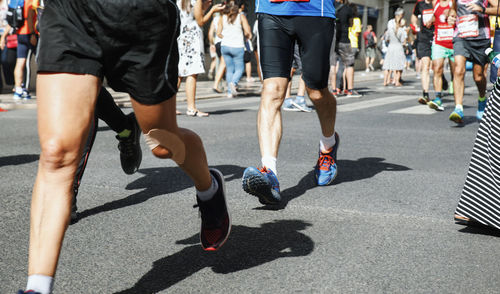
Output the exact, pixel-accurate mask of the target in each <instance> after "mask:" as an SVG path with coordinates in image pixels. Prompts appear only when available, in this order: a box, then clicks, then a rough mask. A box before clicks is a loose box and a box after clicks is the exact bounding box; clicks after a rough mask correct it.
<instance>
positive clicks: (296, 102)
mask: <svg viewBox="0 0 500 294" xmlns="http://www.w3.org/2000/svg"><path fill="white" fill-rule="evenodd" d="M291 104H292V106H295V107H296V108H297V109H299V110H300V111H303V112H311V111H312V108H311V107H309V106H307V104H306V100H305V99H304V98H302V99H298V98H295V99H292V101H291Z"/></svg>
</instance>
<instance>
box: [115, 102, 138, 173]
mask: <svg viewBox="0 0 500 294" xmlns="http://www.w3.org/2000/svg"><path fill="white" fill-rule="evenodd" d="M127 117H128V119H129V120H130V123H131V125H132V130H131V132H130V136H128V137H127V138H122V137H120V136H118V135H116V139H118V141H120V143H118V150H120V162H121V164H122V169H123V171H124V172H125V173H126V174H127V175H131V174H133V173H135V172H136V171H137V170H138V169H139V166H140V165H141V161H142V150H141V144H140V142H139V138H140V137H141V128H140V127H139V125H138V124H137V120H136V118H135V114H134V113H133V112H132V113H130V114H128V115H127Z"/></svg>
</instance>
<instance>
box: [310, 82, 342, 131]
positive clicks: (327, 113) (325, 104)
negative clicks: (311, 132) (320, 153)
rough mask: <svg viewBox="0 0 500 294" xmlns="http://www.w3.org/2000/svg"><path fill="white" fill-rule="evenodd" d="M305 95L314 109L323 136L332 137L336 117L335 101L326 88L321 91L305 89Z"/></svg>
mask: <svg viewBox="0 0 500 294" xmlns="http://www.w3.org/2000/svg"><path fill="white" fill-rule="evenodd" d="M307 94H308V95H309V98H310V99H311V101H312V103H313V104H314V107H315V108H316V113H317V114H318V119H319V123H320V125H321V132H322V134H323V136H325V137H331V136H333V134H334V132H335V119H336V116H337V100H336V99H335V97H334V96H333V95H332V93H330V91H328V88H324V89H321V90H315V89H311V88H307Z"/></svg>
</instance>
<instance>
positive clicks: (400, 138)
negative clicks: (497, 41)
mask: <svg viewBox="0 0 500 294" xmlns="http://www.w3.org/2000/svg"><path fill="white" fill-rule="evenodd" d="M380 84H381V82H380V81H377V82H375V81H373V82H364V83H360V92H362V93H363V94H364V97H363V98H359V99H358V98H355V99H346V98H341V99H339V103H338V104H339V107H338V109H339V113H338V118H337V127H336V129H337V131H338V132H339V134H340V147H339V151H338V166H339V175H338V177H337V179H336V180H335V182H334V184H333V185H331V186H328V187H317V186H315V184H314V181H313V167H314V164H315V161H316V156H317V148H318V140H319V139H318V138H319V134H320V133H319V124H318V121H317V118H316V115H315V113H309V114H308V113H301V112H284V113H283V123H284V133H283V138H282V143H281V148H280V154H279V159H278V171H279V179H280V184H281V190H282V195H283V198H284V201H283V204H282V205H281V206H280V207H279V208H276V209H270V208H268V207H263V206H261V205H260V204H259V203H258V201H257V199H256V198H255V197H252V196H250V195H247V194H246V193H244V192H243V190H242V189H241V176H242V173H243V170H244V169H245V168H246V167H247V166H255V165H258V164H259V161H260V156H259V151H258V142H257V132H256V115H257V108H258V101H259V98H258V97H255V96H252V95H250V96H248V97H240V98H238V99H226V98H220V99H211V100H203V101H200V102H199V103H198V107H199V108H200V109H202V110H204V111H209V112H210V113H211V115H210V117H208V118H191V117H187V116H185V115H181V116H178V120H179V124H180V125H181V126H184V127H188V128H191V129H193V130H195V131H196V132H198V133H199V134H200V135H201V137H202V138H203V140H204V144H205V147H206V151H207V155H208V159H209V164H210V165H211V166H212V167H216V168H219V169H220V170H221V171H222V172H223V173H224V175H225V178H226V188H227V191H228V195H227V199H228V204H229V207H230V212H231V215H232V222H233V227H232V234H231V236H230V237H229V240H228V242H227V243H226V244H225V245H224V247H223V248H222V249H220V250H219V251H218V252H204V251H203V250H202V249H201V247H200V245H199V241H198V233H199V226H200V219H199V218H198V211H197V209H195V208H193V204H194V203H195V198H194V197H195V191H194V188H193V187H192V184H191V182H190V180H189V179H188V178H187V177H186V176H185V175H184V174H183V173H182V172H181V171H180V170H179V169H178V168H177V167H175V165H174V164H173V162H170V161H162V160H158V159H156V158H154V157H153V156H152V155H151V154H150V152H148V150H147V147H146V146H145V144H144V141H142V143H143V145H142V148H143V152H144V158H143V163H142V165H141V169H140V170H139V172H137V173H136V174H134V175H131V176H127V175H125V174H124V173H123V172H122V171H121V169H120V166H119V165H120V163H119V157H118V152H117V149H116V144H117V142H116V140H115V139H114V134H113V132H112V131H111V130H110V129H109V128H108V127H107V126H105V125H104V123H102V122H101V126H100V129H99V132H98V135H97V138H96V143H95V146H94V150H93V153H92V155H91V158H90V162H89V164H88V168H87V171H86V174H85V176H84V178H83V183H82V186H81V189H80V192H79V200H78V204H79V213H80V215H79V216H80V218H79V221H78V222H77V223H76V224H74V225H71V226H70V228H69V229H68V232H67V234H66V239H65V243H64V248H63V251H62V254H61V257H60V262H59V268H58V273H57V277H56V283H55V293H158V292H161V293H215V292H216V293H498V291H499V290H498V289H500V279H499V274H498V261H497V260H496V258H497V257H498V256H500V246H498V242H499V239H498V237H499V236H500V233H498V232H497V231H493V230H488V229H483V228H471V227H464V226H460V225H456V224H454V222H453V212H454V209H455V206H456V204H457V201H458V198H459V196H460V191H461V189H462V186H463V183H464V180H465V177H466V172H467V166H468V161H469V158H470V155H471V151H472V146H473V140H474V137H475V133H476V130H477V128H478V123H477V122H476V121H475V118H474V116H475V109H476V106H477V104H476V94H474V93H475V90H474V88H473V87H472V86H473V83H472V81H471V79H470V77H468V80H467V86H468V88H467V90H466V93H467V96H466V99H465V115H466V120H465V124H464V125H462V126H460V127H457V126H456V125H454V123H452V122H450V121H449V120H448V115H449V113H450V112H451V110H452V104H453V102H452V100H453V99H452V97H451V96H447V97H445V107H447V108H446V110H445V111H444V112H435V111H432V110H429V109H427V108H426V107H425V106H422V105H418V104H417V102H416V99H417V97H418V93H420V90H419V84H418V83H416V82H413V83H411V82H410V83H407V84H406V85H405V86H404V87H403V88H390V87H389V88H384V87H381V86H380ZM184 108H185V104H182V103H181V104H180V105H179V109H184ZM124 110H125V111H126V112H129V111H131V109H129V108H125V109H124ZM0 138H1V140H0V185H1V188H2V192H1V197H0V293H15V291H16V290H17V289H20V288H23V287H24V285H25V282H26V271H27V248H28V232H29V202H30V195H31V190H32V185H33V182H34V178H35V175H36V168H37V160H38V154H39V145H38V139H37V130H36V110H12V111H9V112H6V113H1V114H0Z"/></svg>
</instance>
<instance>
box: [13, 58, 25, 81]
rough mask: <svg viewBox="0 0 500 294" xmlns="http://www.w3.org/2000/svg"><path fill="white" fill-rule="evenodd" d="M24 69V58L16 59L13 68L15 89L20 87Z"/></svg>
mask: <svg viewBox="0 0 500 294" xmlns="http://www.w3.org/2000/svg"><path fill="white" fill-rule="evenodd" d="M25 67H26V58H18V59H17V60H16V67H14V83H15V87H16V88H20V87H22V84H23V79H24V69H25Z"/></svg>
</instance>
